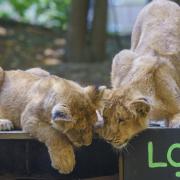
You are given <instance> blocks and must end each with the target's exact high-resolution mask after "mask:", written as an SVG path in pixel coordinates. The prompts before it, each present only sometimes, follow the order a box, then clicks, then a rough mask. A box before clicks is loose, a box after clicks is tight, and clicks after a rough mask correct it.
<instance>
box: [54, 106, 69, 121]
mask: <svg viewBox="0 0 180 180" xmlns="http://www.w3.org/2000/svg"><path fill="white" fill-rule="evenodd" d="M51 119H52V120H53V121H55V122H57V121H72V117H71V113H70V111H69V109H68V108H67V107H66V106H65V105H63V104H56V105H55V106H54V107H53V108H52V111H51Z"/></svg>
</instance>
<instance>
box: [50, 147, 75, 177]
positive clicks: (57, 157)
mask: <svg viewBox="0 0 180 180" xmlns="http://www.w3.org/2000/svg"><path fill="white" fill-rule="evenodd" d="M50 156H51V162H52V163H51V165H52V166H53V167H54V168H55V169H57V170H58V171H59V172H60V173H62V174H68V173H70V172H72V170H73V168H74V166H75V155H74V151H73V149H72V148H64V149H61V150H59V148H58V151H54V150H53V151H52V152H51V153H50Z"/></svg>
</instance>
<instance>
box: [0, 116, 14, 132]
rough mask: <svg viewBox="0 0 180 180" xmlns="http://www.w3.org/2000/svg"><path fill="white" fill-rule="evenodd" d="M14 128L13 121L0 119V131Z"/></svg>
mask: <svg viewBox="0 0 180 180" xmlns="http://www.w3.org/2000/svg"><path fill="white" fill-rule="evenodd" d="M12 129H14V126H13V123H12V122H11V121H10V120H8V119H0V131H10V130H12Z"/></svg>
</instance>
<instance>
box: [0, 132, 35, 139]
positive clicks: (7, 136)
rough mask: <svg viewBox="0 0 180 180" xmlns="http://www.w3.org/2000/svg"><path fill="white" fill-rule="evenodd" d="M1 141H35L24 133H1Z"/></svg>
mask: <svg viewBox="0 0 180 180" xmlns="http://www.w3.org/2000/svg"><path fill="white" fill-rule="evenodd" d="M0 139H33V137H31V136H30V135H29V134H28V133H26V132H23V131H0Z"/></svg>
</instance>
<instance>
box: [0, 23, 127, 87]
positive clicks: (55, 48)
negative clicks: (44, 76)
mask: <svg viewBox="0 0 180 180" xmlns="http://www.w3.org/2000/svg"><path fill="white" fill-rule="evenodd" d="M65 36H66V35H65V33H64V32H61V31H59V30H57V29H56V30H52V29H46V28H42V27H37V26H36V27H35V26H30V25H27V24H20V23H16V22H8V23H7V22H3V21H0V66H2V67H3V68H4V69H28V68H32V67H37V66H38V67H42V68H44V69H46V70H48V71H49V72H51V73H52V74H56V75H58V76H61V77H64V78H67V79H71V80H75V81H77V82H79V83H81V84H83V85H87V84H96V85H100V84H102V85H110V71H111V61H112V57H113V56H114V55H115V53H117V52H118V51H119V50H120V48H119V47H118V45H119V43H117V38H116V39H114V38H108V41H107V59H106V60H104V61H102V62H97V63H91V62H89V63H85V62H84V63H77V62H76V63H75V62H73V60H71V61H68V60H67V59H66V58H65V57H66V49H65V46H66V39H65ZM121 41H122V40H121ZM123 44H124V47H125V48H127V47H128V46H129V39H128V41H126V40H124V41H123Z"/></svg>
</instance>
